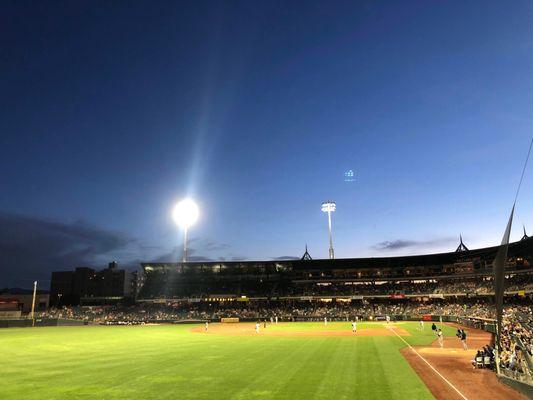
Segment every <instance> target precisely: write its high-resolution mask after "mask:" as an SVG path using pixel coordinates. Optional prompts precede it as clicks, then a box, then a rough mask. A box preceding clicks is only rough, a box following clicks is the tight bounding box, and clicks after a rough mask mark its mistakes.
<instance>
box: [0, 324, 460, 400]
mask: <svg viewBox="0 0 533 400" xmlns="http://www.w3.org/2000/svg"><path fill="white" fill-rule="evenodd" d="M398 326H399V327H402V328H403V329H406V330H407V331H409V332H410V333H411V335H412V336H406V337H404V339H405V340H406V341H407V342H409V343H410V344H412V345H424V344H429V343H431V342H432V341H433V340H434V339H435V336H434V334H432V332H431V329H430V327H429V324H427V323H426V327H425V330H424V332H420V331H419V330H418V323H417V322H413V323H409V322H402V323H398ZM372 327H376V328H382V327H383V323H377V322H376V323H359V324H358V329H359V330H362V329H368V328H372ZM191 328H193V326H191V325H160V326H80V327H48V328H22V329H17V328H9V329H0V362H1V366H2V371H1V375H0V399H2V400H12V399H13V400H22V399H39V400H43V399H46V400H56V399H106V400H107V399H110V400H117V399H124V400H126V399H128V400H137V399H143V400H150V399H173V400H174V399H175V400H178V399H179V400H182V399H199V400H204V399H210V400H213V399H246V400H251V399H293V400H298V399H405V400H414V399H417V400H418V399H420V400H423V399H432V398H433V397H432V395H431V393H430V392H429V390H428V389H427V388H426V386H425V385H424V383H423V382H422V381H421V380H420V378H419V377H418V376H417V375H416V373H415V372H414V371H413V370H412V369H411V367H410V366H409V364H408V363H407V362H406V361H405V359H404V358H403V356H402V355H401V354H400V352H399V350H400V349H401V348H402V347H405V344H404V343H403V342H402V341H401V340H400V339H399V338H398V337H396V336H379V337H372V336H368V337H357V336H354V337H352V336H347V337H327V336H326V337H312V336H310V337H280V336H270V337H269V336H261V335H257V336H227V335H205V334H201V333H192V332H190V330H191ZM268 329H276V330H286V331H287V332H290V331H291V330H298V331H302V330H342V329H346V330H350V329H351V326H350V323H349V322H331V323H329V324H328V326H327V327H325V326H324V324H323V323H302V322H299V323H282V324H279V325H277V326H272V327H269V328H268ZM443 331H444V334H445V335H446V336H452V335H453V334H454V330H453V329H452V328H448V327H444V328H443Z"/></svg>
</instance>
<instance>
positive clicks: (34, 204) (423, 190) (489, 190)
mask: <svg viewBox="0 0 533 400" xmlns="http://www.w3.org/2000/svg"><path fill="white" fill-rule="evenodd" d="M532 21H533V4H532V3H531V2H530V1H513V2H507V3H502V2H498V1H494V2H489V1H479V2H475V1H470V2H463V1H451V2H440V1H435V2H431V1H417V2H408V1H402V2H377V1H366V2H365V1H360V2H354V1H351V2H311V1H308V2H275V1H266V2H253V1H243V2H237V1H231V2H223V1H212V2H208V1H204V2H162V1H155V2H154V1H151V2H148V1H147V2H135V1H128V2H107V1H106V2H103V1H102V2H94V1H91V2H84V1H76V2H72V1H64V2H58V1H48V2H41V1H39V2H26V1H4V2H3V3H2V5H1V6H0V100H1V108H0V135H1V136H0V272H1V274H0V286H1V285H2V284H4V285H10V286H14V285H18V286H29V284H28V283H29V282H31V280H33V279H40V280H42V281H43V282H44V281H46V280H47V279H49V271H51V270H54V269H70V268H73V267H75V266H78V265H89V266H94V267H98V268H101V267H103V266H104V265H105V263H106V262H108V261H110V260H111V259H117V260H118V261H119V263H121V264H122V265H127V266H136V265H138V261H139V260H147V261H148V260H166V261H175V260H177V259H178V258H179V257H180V251H179V247H180V246H181V240H182V237H181V234H180V232H179V231H178V230H177V228H176V227H175V226H174V224H173V222H172V220H171V217H170V213H171V209H172V206H173V204H174V203H175V202H176V200H178V199H180V198H181V197H184V196H192V197H194V198H195V199H196V200H197V202H198V203H199V206H200V208H201V218H200V220H199V221H198V223H197V225H195V226H194V227H193V228H192V230H191V237H192V241H191V248H192V251H191V256H192V259H196V260H200V259H206V258H209V259H219V258H225V259H227V260H229V259H271V258H276V257H294V256H300V255H301V253H303V251H304V246H305V244H306V243H307V244H308V246H309V252H310V253H311V255H312V256H313V257H314V258H324V257H327V246H328V243H327V220H326V217H325V215H324V214H323V213H321V212H320V204H321V202H322V201H324V200H327V199H331V200H334V201H336V203H337V212H336V213H335V214H334V216H333V229H334V232H333V233H334V242H335V249H336V256H337V257H360V256H376V255H398V254H415V253H424V252H439V251H449V250H454V249H455V247H456V246H457V242H458V236H459V234H460V233H462V235H463V238H464V239H465V243H466V244H467V246H469V247H471V248H475V247H480V246H485V245H493V244H496V243H498V242H499V240H500V238H501V235H502V233H503V230H504V228H505V224H506V218H507V216H508V213H509V211H510V208H511V205H512V201H513V198H514V191H515V188H516V185H517V183H518V180H519V177H520V172H521V168H522V164H523V161H524V158H525V155H526V152H527V148H528V146H529V142H530V140H531V136H532V133H533V130H532V126H533V112H532V106H533V74H532V71H533V23H532ZM348 170H353V171H354V172H355V177H354V178H355V179H354V181H353V182H346V181H345V176H344V174H345V172H346V171H348ZM532 182H533V173H531V171H528V173H526V176H525V181H524V186H523V189H522V192H521V195H520V198H519V202H518V207H517V213H516V220H515V228H514V230H513V235H512V239H513V240H517V239H519V238H520V237H521V231H522V227H521V225H522V223H524V224H525V225H526V228H527V227H528V226H530V227H531V230H532V232H533V208H532V207H531V199H532V198H533V185H532ZM45 285H46V284H45Z"/></svg>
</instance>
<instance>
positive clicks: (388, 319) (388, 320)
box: [385, 315, 390, 324]
mask: <svg viewBox="0 0 533 400" xmlns="http://www.w3.org/2000/svg"><path fill="white" fill-rule="evenodd" d="M385 320H386V321H387V324H388V323H389V322H390V317H389V316H388V315H387V316H386V317H385Z"/></svg>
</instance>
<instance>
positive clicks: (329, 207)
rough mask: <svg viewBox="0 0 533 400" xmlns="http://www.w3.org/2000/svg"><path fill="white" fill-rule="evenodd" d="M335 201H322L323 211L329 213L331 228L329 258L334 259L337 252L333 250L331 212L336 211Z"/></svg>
mask: <svg viewBox="0 0 533 400" xmlns="http://www.w3.org/2000/svg"><path fill="white" fill-rule="evenodd" d="M335 208H336V206H335V202H333V201H325V202H323V203H322V212H325V213H328V228H329V258H330V260H333V259H334V258H335V253H334V252H333V237H332V236H331V213H332V212H333V211H335Z"/></svg>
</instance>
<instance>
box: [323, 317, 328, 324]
mask: <svg viewBox="0 0 533 400" xmlns="http://www.w3.org/2000/svg"><path fill="white" fill-rule="evenodd" d="M327 324H328V317H324V325H327Z"/></svg>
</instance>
